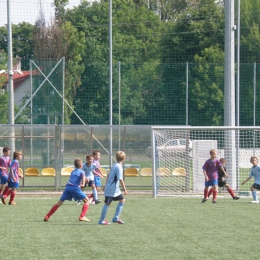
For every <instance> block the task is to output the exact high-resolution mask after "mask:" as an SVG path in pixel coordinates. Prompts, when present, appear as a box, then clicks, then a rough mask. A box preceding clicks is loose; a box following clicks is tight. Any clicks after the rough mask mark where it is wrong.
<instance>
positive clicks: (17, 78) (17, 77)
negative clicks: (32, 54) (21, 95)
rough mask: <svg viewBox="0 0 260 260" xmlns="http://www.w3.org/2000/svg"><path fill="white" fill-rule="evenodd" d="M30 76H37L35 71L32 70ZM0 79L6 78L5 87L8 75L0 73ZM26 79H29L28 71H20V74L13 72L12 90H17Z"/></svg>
mask: <svg viewBox="0 0 260 260" xmlns="http://www.w3.org/2000/svg"><path fill="white" fill-rule="evenodd" d="M32 74H33V75H37V71H36V70H34V71H33V72H32ZM0 77H5V78H6V80H5V83H4V87H5V86H6V85H7V83H8V74H6V73H2V74H0ZM28 78H30V71H22V72H20V71H19V72H18V71H15V72H14V75H13V82H14V89H16V88H18V87H19V86H20V85H21V84H22V83H23V82H24V81H25V80H26V79H28Z"/></svg>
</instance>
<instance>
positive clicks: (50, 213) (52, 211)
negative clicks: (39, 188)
mask: <svg viewBox="0 0 260 260" xmlns="http://www.w3.org/2000/svg"><path fill="white" fill-rule="evenodd" d="M58 207H59V206H58V205H57V204H55V205H54V206H53V207H52V208H51V210H50V211H49V213H48V214H47V215H46V216H48V217H50V216H51V215H52V214H53V213H54V212H55V211H56V210H57V209H58Z"/></svg>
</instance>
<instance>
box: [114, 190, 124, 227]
mask: <svg viewBox="0 0 260 260" xmlns="http://www.w3.org/2000/svg"><path fill="white" fill-rule="evenodd" d="M114 200H115V201H119V202H118V204H117V207H116V212H115V215H114V217H113V219H112V222H113V223H118V224H124V223H125V222H124V221H123V220H121V219H120V218H119V217H120V214H121V212H122V210H123V207H124V203H125V199H124V197H123V195H122V194H120V195H119V196H117V197H116V198H114Z"/></svg>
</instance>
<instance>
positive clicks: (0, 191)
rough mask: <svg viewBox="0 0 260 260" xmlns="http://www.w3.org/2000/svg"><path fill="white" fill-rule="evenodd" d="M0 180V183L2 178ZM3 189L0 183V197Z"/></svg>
mask: <svg viewBox="0 0 260 260" xmlns="http://www.w3.org/2000/svg"><path fill="white" fill-rule="evenodd" d="M0 180H1V181H2V178H0ZM3 188H4V184H2V183H0V196H1V195H2V191H3Z"/></svg>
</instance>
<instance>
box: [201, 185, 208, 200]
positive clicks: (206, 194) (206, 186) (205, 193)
mask: <svg viewBox="0 0 260 260" xmlns="http://www.w3.org/2000/svg"><path fill="white" fill-rule="evenodd" d="M209 186H210V185H209V182H208V181H205V188H204V198H203V200H202V201H201V202H202V203H203V202H206V201H207V200H208V190H209Z"/></svg>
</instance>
